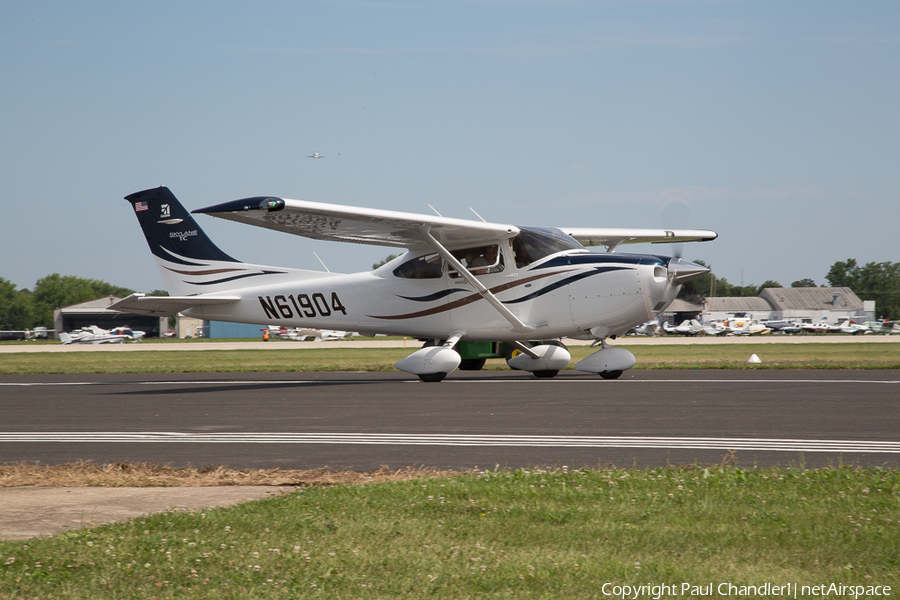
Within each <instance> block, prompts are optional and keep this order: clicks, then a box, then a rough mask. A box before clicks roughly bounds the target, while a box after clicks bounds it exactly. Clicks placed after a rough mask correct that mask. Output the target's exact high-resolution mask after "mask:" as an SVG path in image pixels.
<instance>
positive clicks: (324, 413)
mask: <svg viewBox="0 0 900 600" xmlns="http://www.w3.org/2000/svg"><path fill="white" fill-rule="evenodd" d="M0 397H2V400H0V405H2V408H3V421H2V425H0V461H3V462H17V461H39V462H41V463H45V464H57V463H64V462H71V461H75V460H81V459H90V460H93V461H95V462H109V461H135V462H156V463H170V464H173V465H184V464H191V465H194V466H207V465H226V466H229V467H234V468H269V467H284V468H298V469H310V468H319V467H324V466H328V467H331V468H345V469H355V470H374V469H378V468H380V467H382V466H389V467H393V468H396V467H403V466H428V467H437V468H451V469H472V468H474V467H476V466H478V467H481V468H491V469H493V468H494V467H495V465H500V466H501V467H512V468H515V467H534V466H559V465H568V466H569V467H570V468H574V467H580V466H597V465H598V464H599V465H606V464H608V463H614V464H616V465H618V466H631V465H633V464H634V465H638V466H644V465H660V464H665V463H667V462H668V463H673V464H684V463H693V462H701V463H719V462H721V461H722V459H723V457H724V456H726V455H727V454H728V452H729V451H734V457H735V458H736V459H737V461H738V463H739V464H741V465H743V466H751V465H753V464H757V465H760V466H766V465H772V464H781V465H787V464H791V463H794V464H798V463H800V462H805V464H806V465H808V466H818V465H827V464H833V465H836V464H839V463H841V462H843V463H844V464H847V463H851V464H860V465H891V466H897V465H898V464H900V410H898V406H900V372H898V371H640V370H638V371H630V372H627V373H625V374H624V375H623V376H622V378H621V379H619V380H617V381H603V380H601V379H599V378H597V377H596V376H591V375H588V374H581V373H575V372H571V371H568V372H563V373H562V374H560V375H559V376H558V377H556V378H555V379H552V380H537V379H535V378H534V377H533V376H531V375H529V374H525V373H518V372H510V371H497V372H479V373H462V372H457V373H454V374H453V375H451V376H450V377H449V378H448V379H446V380H445V381H444V382H442V383H439V384H425V383H421V382H419V381H418V380H414V379H411V378H410V377H409V376H408V375H406V374H403V373H262V374H261V373H246V374H233V373H229V374H176V375H173V374H153V375H143V374H140V375H138V374H113V375H71V376H67V375H40V376H38V375H34V376H28V375H18V376H4V377H3V378H2V379H0Z"/></svg>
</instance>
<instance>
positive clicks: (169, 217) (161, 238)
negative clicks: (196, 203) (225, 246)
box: [125, 186, 238, 265]
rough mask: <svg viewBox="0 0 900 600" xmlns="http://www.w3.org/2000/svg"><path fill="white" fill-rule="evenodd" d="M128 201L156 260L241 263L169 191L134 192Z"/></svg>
mask: <svg viewBox="0 0 900 600" xmlns="http://www.w3.org/2000/svg"><path fill="white" fill-rule="evenodd" d="M125 199H126V200H128V201H129V202H131V205H132V206H133V207H134V214H135V215H137V218H138V222H139V223H140V224H141V229H143V230H144V237H146V238H147V243H148V244H149V245H150V251H151V252H152V253H153V255H154V256H156V257H157V258H161V259H163V260H167V261H170V262H175V263H180V264H185V265H189V264H193V263H192V262H190V261H191V260H216V261H225V262H238V261H236V260H235V259H233V258H231V257H230V256H228V255H227V254H225V253H224V252H222V251H221V250H220V249H219V247H218V246H216V245H215V244H214V243H213V242H212V240H210V239H209V238H208V237H207V236H206V234H205V233H203V230H202V229H200V226H199V225H197V222H196V221H195V220H194V217H192V216H191V214H190V213H189V212H188V211H187V210H185V208H184V207H183V206H182V205H181V202H179V201H178V198H176V197H175V194H173V193H172V192H171V191H170V190H169V188H167V187H165V186H161V187H158V188H153V189H150V190H144V191H142V192H135V193H134V194H131V195H129V196H125Z"/></svg>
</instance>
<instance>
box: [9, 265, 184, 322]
mask: <svg viewBox="0 0 900 600" xmlns="http://www.w3.org/2000/svg"><path fill="white" fill-rule="evenodd" d="M131 293H133V290H131V289H128V288H124V287H120V286H117V285H112V284H111V283H107V282H105V281H100V280H97V279H84V278H82V277H76V276H74V275H60V274H59V273H53V274H52V275H47V276H46V277H42V278H41V279H38V280H37V283H35V284H34V288H33V289H30V290H29V289H24V288H23V289H16V286H15V284H13V283H12V282H10V281H9V280H8V279H4V278H3V277H0V329H2V330H4V331H9V330H13V331H18V330H23V329H34V328H35V327H48V328H52V327H53V311H54V309H57V308H61V307H63V306H70V305H72V304H78V303H79V302H87V301H88V300H94V299H96V298H102V297H103V296H119V297H122V298H124V297H125V296H127V295H129V294H131ZM150 294H151V295H154V296H156V295H162V296H168V293H167V292H165V291H164V290H154V291H152V292H150Z"/></svg>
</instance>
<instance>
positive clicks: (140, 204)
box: [134, 201, 150, 212]
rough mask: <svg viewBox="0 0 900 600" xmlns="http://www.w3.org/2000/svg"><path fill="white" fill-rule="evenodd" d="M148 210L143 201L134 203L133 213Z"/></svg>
mask: <svg viewBox="0 0 900 600" xmlns="http://www.w3.org/2000/svg"><path fill="white" fill-rule="evenodd" d="M148 208H150V207H149V206H147V203H146V202H144V201H141V202H135V203H134V212H140V211H142V210H147V209H148Z"/></svg>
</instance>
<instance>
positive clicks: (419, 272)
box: [394, 253, 444, 279]
mask: <svg viewBox="0 0 900 600" xmlns="http://www.w3.org/2000/svg"><path fill="white" fill-rule="evenodd" d="M443 262H444V261H442V260H441V257H440V255H438V254H436V253H435V254H426V255H425V256H417V257H416V258H414V259H412V260H408V261H406V262H405V263H403V264H402V265H400V266H399V267H397V268H396V269H394V276H395V277H403V278H405V279H440V278H441V268H442V265H443Z"/></svg>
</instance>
